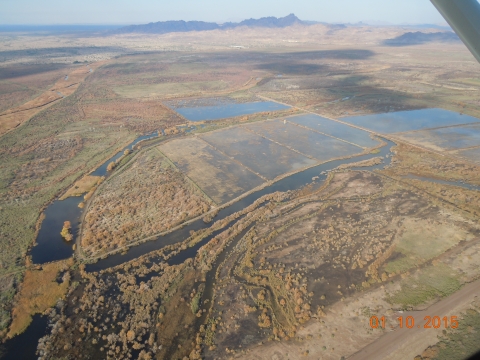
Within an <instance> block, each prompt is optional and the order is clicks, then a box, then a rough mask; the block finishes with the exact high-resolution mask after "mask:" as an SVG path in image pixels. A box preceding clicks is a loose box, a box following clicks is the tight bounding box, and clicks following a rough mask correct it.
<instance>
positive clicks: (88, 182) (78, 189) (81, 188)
mask: <svg viewBox="0 0 480 360" xmlns="http://www.w3.org/2000/svg"><path fill="white" fill-rule="evenodd" d="M102 181H103V178H102V177H101V176H91V175H87V176H84V177H83V178H81V179H80V180H78V181H77V182H76V183H75V184H74V185H73V186H72V187H71V188H70V189H68V190H67V192H66V193H65V194H63V195H62V196H61V197H60V200H65V199H66V198H68V197H70V196H82V195H83V194H85V193H88V192H89V191H90V190H92V188H94V187H95V186H97V185H99V184H100V183H101V182H102Z"/></svg>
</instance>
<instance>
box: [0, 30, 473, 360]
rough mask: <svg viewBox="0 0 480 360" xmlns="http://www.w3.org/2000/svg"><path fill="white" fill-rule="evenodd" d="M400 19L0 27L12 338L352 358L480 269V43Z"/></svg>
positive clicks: (3, 228)
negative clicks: (375, 23)
mask: <svg viewBox="0 0 480 360" xmlns="http://www.w3.org/2000/svg"><path fill="white" fill-rule="evenodd" d="M402 31H403V30H402V29H397V28H393V27H392V28H390V27H388V28H376V27H367V26H365V27H345V28H335V29H332V28H331V27H329V26H327V25H322V24H317V25H312V26H309V27H308V28H304V27H302V26H298V27H295V26H294V27H287V28H284V29H277V30H275V32H274V31H273V30H271V29H266V30H262V33H261V34H260V33H257V32H255V30H248V31H246V30H245V29H244V30H241V29H235V30H231V32H232V33H233V34H234V35H235V36H236V39H237V40H238V41H239V42H240V43H242V44H245V45H248V48H243V49H241V50H239V49H235V50H233V49H231V48H230V45H231V44H230V42H231V36H232V34H230V35H229V36H227V35H225V33H223V32H218V31H217V30H214V31H212V33H211V34H210V35H211V37H210V35H209V36H208V37H206V36H205V33H202V32H199V33H188V34H175V33H174V34H169V35H152V37H151V38H150V37H148V38H143V37H141V36H137V35H131V37H124V36H123V37H122V36H117V35H111V36H106V37H104V38H96V37H91V38H80V39H78V43H77V44H83V45H82V48H81V49H80V50H78V51H77V50H75V48H71V49H70V48H68V47H67V48H65V49H63V48H52V49H50V48H49V46H51V44H52V41H54V39H55V41H57V42H58V43H59V44H64V43H65V42H66V41H67V40H66V38H64V37H62V36H59V37H58V38H56V37H51V38H50V37H49V38H44V39H43V40H42V41H44V43H42V44H40V45H44V46H45V49H44V50H42V51H41V52H37V51H34V52H32V53H31V54H30V53H28V52H23V50H20V49H19V50H18V51H19V52H18V53H15V54H16V55H15V54H14V53H12V52H11V49H10V50H8V51H7V50H5V49H6V48H7V47H8V46H11V45H8V46H7V43H6V41H7V40H5V39H4V38H1V39H0V49H4V50H5V51H4V53H5V61H4V62H1V63H0V111H1V113H0V132H1V133H2V135H1V137H0V159H1V162H0V200H1V204H0V300H1V306H0V337H1V338H2V341H6V343H5V349H6V351H7V354H6V355H5V356H6V358H7V359H9V358H14V355H15V353H14V352H15V348H18V347H19V346H21V344H20V343H19V342H15V340H16V339H20V338H19V337H18V336H22V335H18V334H21V333H22V332H24V331H25V329H27V330H26V332H24V334H28V336H31V337H32V338H30V339H28V340H29V341H33V342H35V343H37V342H38V348H37V346H36V345H35V349H33V348H29V350H28V351H30V352H29V354H25V355H24V358H25V359H28V358H31V359H37V358H41V359H71V358H75V359H82V358H90V359H127V358H136V359H154V358H155V359H185V358H189V359H200V358H205V359H218V358H231V357H232V358H233V357H235V358H244V359H258V358H262V359H263V358H272V359H273V358H277V359H286V358H287V357H288V358H303V357H305V358H325V359H338V358H341V357H348V356H351V355H353V354H355V353H356V352H358V351H359V350H360V349H362V348H363V347H364V346H365V345H366V344H368V343H374V342H375V341H376V340H378V339H381V336H382V335H383V334H384V333H386V332H387V330H381V329H376V330H373V329H371V328H369V326H368V324H369V319H370V316H371V315H374V314H375V315H377V316H379V317H381V316H384V315H385V316H386V317H387V319H388V321H392V323H393V322H394V321H395V320H394V319H395V317H396V316H398V311H422V310H424V309H426V308H428V307H429V306H432V305H433V304H436V303H439V302H441V301H444V300H445V298H446V297H448V296H449V295H451V294H457V293H458V292H461V291H462V289H464V288H465V286H466V284H468V283H475V281H477V280H478V279H480V270H479V268H478V263H479V262H480V240H479V239H480V227H479V225H478V224H479V216H480V196H479V194H480V192H479V191H478V189H477V188H478V186H480V180H479V174H480V165H479V164H478V150H479V148H480V142H479V137H478V131H477V130H478V123H479V121H480V120H479V117H480V103H478V94H479V91H480V90H479V88H478V86H479V84H480V82H478V78H480V71H479V69H478V64H476V63H475V62H474V61H473V59H472V58H471V55H470V54H469V53H468V51H467V50H466V49H464V48H463V46H462V45H461V44H456V43H452V44H435V43H432V44H426V45H418V46H406V47H401V48H400V47H388V46H385V45H384V40H385V39H387V38H393V37H395V36H399V35H401V34H402V33H403V32H402ZM282 37H285V38H288V39H296V40H295V41H298V42H285V41H283V40H281V38H282ZM365 37H368V39H369V41H371V43H369V44H366V45H359V44H363V43H364V41H361V40H362V39H364V38H365ZM22 39H23V40H22V41H23V43H22V44H23V45H22V46H25V47H27V48H28V47H35V48H36V47H38V46H39V44H38V43H37V41H38V39H37V41H36V40H35V39H36V38H29V37H28V36H27V37H24V38H22ZM279 39H280V40H279ZM300 40H302V41H300ZM320 40H321V41H320ZM91 42H94V43H96V44H97V45H98V47H97V48H93V47H87V46H86V44H89V43H91ZM106 42H109V43H112V44H113V43H115V44H119V46H118V47H115V48H113V47H110V46H109V47H106V46H101V45H102V44H105V43H106ZM140 43H141V44H140ZM139 44H140V45H141V46H140V45H139ZM159 44H160V45H159ZM187 44H188V46H187ZM192 44H194V45H192ZM34 45H35V46H34ZM120 45H121V46H120ZM56 46H59V45H56ZM69 46H71V45H69ZM112 46H113V45H112ZM48 49H50V50H48ZM55 49H57V50H55ZM62 49H63V50H62ZM60 50H61V53H62V54H63V55H62V56H65V58H66V59H67V61H66V62H67V64H60V63H57V62H56V61H55V58H56V56H57V55H56V54H57V53H58V51H60ZM166 50H169V51H166ZM92 54H93V55H92ZM7 55H8V56H7ZM7 58H8V59H7ZM433 58H434V59H435V64H434V65H432V64H431V60H432V59H433ZM7 60H8V61H7ZM79 61H81V63H78V62H79ZM83 61H87V62H86V63H84V62H83ZM452 62H455V64H456V65H455V69H454V70H452V67H451V64H452ZM279 75H281V76H279ZM59 93H61V95H60V94H59ZM252 104H253V105H252ZM266 105H268V107H265V106H266ZM252 106H253V107H252ZM440 107H441V108H442V109H440ZM232 109H233V110H235V111H234V112H229V111H230V110H232ZM233 110H232V111H233ZM237 110H239V112H236V111H237ZM192 114H193V115H192ZM12 124H13V125H12ZM379 135H380V136H384V137H385V138H382V137H380V136H379ZM392 141H393V142H392ZM435 181H436V182H435ZM459 182H461V183H462V184H463V183H464V184H466V185H468V186H464V187H462V186H457V184H459ZM62 229H63V230H62ZM62 236H63V239H62ZM35 242H36V243H37V245H36V246H34V243H35ZM72 253H73V257H72ZM94 261H97V262H96V263H93V262H94ZM452 311H457V312H458V314H462V315H461V317H460V319H461V320H460V322H461V326H460V327H459V328H458V329H457V330H455V331H454V330H453V329H452V331H450V330H449V331H446V332H445V333H443V334H442V337H441V338H440V339H437V338H436V336H437V333H436V332H432V334H435V335H434V336H433V337H425V340H424V341H423V342H418V341H416V339H413V338H411V337H410V338H408V339H407V340H408V345H409V349H408V352H404V353H400V350H398V353H394V354H393V355H392V356H397V358H398V356H403V355H405V354H407V353H408V356H410V355H412V356H411V357H412V358H414V357H415V356H417V355H418V356H419V357H420V358H421V359H430V358H449V356H451V354H452V353H454V352H456V353H461V354H467V353H470V352H472V351H474V350H478V349H476V348H475V346H476V345H474V344H473V341H471V340H472V338H471V337H470V335H471V334H473V333H474V331H477V328H478V326H477V325H478V324H477V323H478V299H477V302H475V303H472V302H471V301H470V302H467V301H465V302H458V303H455V304H453V305H452ZM40 315H42V317H40ZM32 318H33V319H34V320H33V325H32V326H39V327H43V330H42V329H40V330H41V331H37V330H39V328H37V327H35V328H34V329H33V330H35V331H33V330H32V327H30V328H29V327H28V326H29V324H30V322H31V321H32ZM46 319H48V320H46ZM47 323H48V324H47ZM37 324H38V325H37ZM45 327H47V330H45ZM30 330H32V331H31V332H29V331H30ZM30 334H32V335H30ZM33 334H35V335H33ZM440 334H441V330H440V331H438V335H440ZM38 336H42V338H41V339H38ZM34 337H37V338H34ZM12 338H13V339H12ZM459 339H464V340H465V341H464V342H462V343H461V344H460V343H459ZM39 340H40V341H39ZM347 340H348V341H347ZM22 341H23V340H22ZM11 344H13V345H11ZM0 349H1V346H0ZM459 349H460V350H459ZM1 351H2V350H0V357H1V356H2V353H1ZM35 352H36V353H35ZM12 354H13V355H12ZM22 354H23V353H22ZM286 354H288V355H286ZM418 356H417V357H418Z"/></svg>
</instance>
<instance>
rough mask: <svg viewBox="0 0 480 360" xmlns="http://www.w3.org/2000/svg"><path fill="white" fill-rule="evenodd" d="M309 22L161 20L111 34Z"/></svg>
mask: <svg viewBox="0 0 480 360" xmlns="http://www.w3.org/2000/svg"><path fill="white" fill-rule="evenodd" d="M295 24H303V25H308V24H309V23H307V22H305V23H304V22H303V21H301V20H300V19H299V18H297V17H296V16H295V15H294V14H290V15H288V16H285V17H282V18H276V17H273V16H270V17H264V18H260V19H248V20H243V21H242V22H239V23H232V22H228V23H225V24H217V23H213V22H204V21H183V20H179V21H160V22H156V23H150V24H145V25H130V26H125V27H122V28H120V29H116V30H113V31H110V32H109V33H110V34H129V33H144V34H167V33H172V32H189V31H205V30H215V29H233V28H236V27H240V26H248V27H264V28H284V27H287V26H291V25H295Z"/></svg>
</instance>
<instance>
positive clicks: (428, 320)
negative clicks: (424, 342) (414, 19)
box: [370, 316, 458, 329]
mask: <svg viewBox="0 0 480 360" xmlns="http://www.w3.org/2000/svg"><path fill="white" fill-rule="evenodd" d="M396 320H397V325H398V327H399V328H400V329H403V328H406V329H413V328H423V329H439V328H442V329H456V328H458V319H457V317H456V316H450V317H449V316H444V317H440V316H425V317H424V318H423V321H422V322H421V323H420V324H418V321H417V324H416V323H415V318H414V317H413V316H407V317H405V318H404V317H403V316H400V317H398V318H397V319H396ZM370 327H371V328H372V329H378V328H383V329H385V328H386V327H387V323H386V318H385V316H382V317H380V318H379V317H378V316H372V317H370ZM390 327H391V328H392V329H393V325H392V326H390Z"/></svg>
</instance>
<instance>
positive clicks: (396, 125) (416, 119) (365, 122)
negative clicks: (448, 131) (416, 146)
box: [341, 109, 480, 134]
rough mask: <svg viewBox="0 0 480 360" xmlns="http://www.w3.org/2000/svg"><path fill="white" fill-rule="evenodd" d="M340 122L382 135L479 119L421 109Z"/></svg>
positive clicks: (357, 117) (441, 110) (350, 118)
mask: <svg viewBox="0 0 480 360" xmlns="http://www.w3.org/2000/svg"><path fill="white" fill-rule="evenodd" d="M341 120H343V121H345V122H348V123H350V124H353V125H356V126H361V127H363V128H365V129H369V130H372V131H375V132H378V133H383V134H392V133H397V132H404V131H412V130H421V129H429V128H438V127H441V126H449V125H460V124H471V123H475V122H479V121H480V119H477V118H474V117H473V116H469V115H462V114H459V113H456V112H452V111H448V110H444V109H422V110H411V111H399V112H392V113H385V114H376V115H364V116H349V117H345V118H342V119H341Z"/></svg>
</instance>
